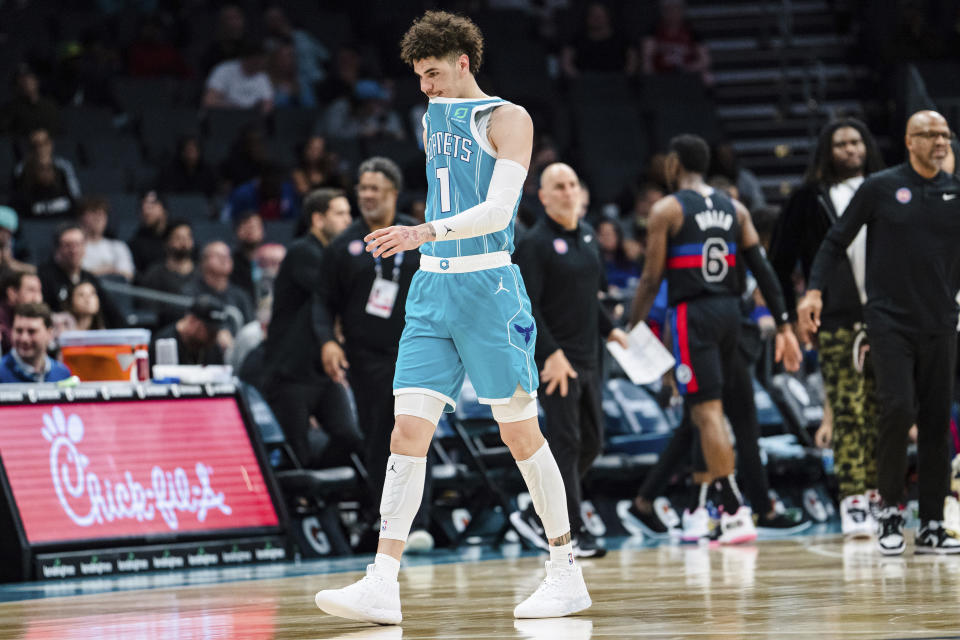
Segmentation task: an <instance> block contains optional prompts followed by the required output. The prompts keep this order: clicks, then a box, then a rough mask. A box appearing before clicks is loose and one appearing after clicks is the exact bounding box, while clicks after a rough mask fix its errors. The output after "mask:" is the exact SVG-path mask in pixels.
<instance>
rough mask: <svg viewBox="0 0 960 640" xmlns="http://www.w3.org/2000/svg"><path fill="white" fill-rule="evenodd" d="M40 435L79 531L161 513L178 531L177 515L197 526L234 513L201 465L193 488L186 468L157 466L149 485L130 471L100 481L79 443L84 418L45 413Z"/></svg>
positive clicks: (62, 502)
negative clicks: (192, 518)
mask: <svg viewBox="0 0 960 640" xmlns="http://www.w3.org/2000/svg"><path fill="white" fill-rule="evenodd" d="M43 425H44V426H43V428H42V429H41V433H42V434H43V437H44V438H46V440H47V441H48V442H49V443H50V475H51V477H52V479H53V487H54V490H55V491H56V494H57V498H58V499H59V500H60V505H61V506H62V507H63V510H64V511H65V512H66V514H67V515H68V516H69V517H70V519H71V520H73V522H75V523H76V524H77V525H79V526H81V527H89V526H92V525H94V524H102V523H104V522H113V521H114V520H122V519H134V520H137V521H139V522H143V521H144V520H153V519H154V517H155V516H156V514H157V513H159V514H160V517H161V518H163V521H164V522H165V523H166V524H167V526H168V527H169V528H170V529H171V530H176V529H177V528H178V527H179V519H178V513H193V514H196V518H197V520H198V521H199V522H203V521H204V520H206V518H207V513H208V512H210V511H211V510H213V509H218V510H219V511H220V512H221V513H223V514H224V515H230V514H231V512H232V511H231V509H230V506H229V505H228V504H226V502H225V501H224V496H223V493H218V492H216V491H214V490H213V487H211V486H210V476H211V475H212V474H213V468H212V467H210V466H207V465H206V464H204V463H203V462H200V461H198V462H197V463H196V466H195V468H194V472H195V473H196V477H197V483H196V484H191V482H190V478H189V476H188V475H187V472H186V471H185V470H184V469H183V468H182V467H177V468H175V469H173V470H172V471H170V470H164V469H162V468H160V467H159V466H154V467H153V469H152V470H151V473H150V486H148V487H145V486H144V485H143V484H141V483H140V482H139V481H138V480H136V479H135V478H134V477H133V474H132V473H130V472H129V471H125V472H124V473H123V479H122V480H120V481H116V480H114V481H111V480H109V479H105V480H102V481H101V479H100V478H99V477H98V476H97V474H96V473H94V472H93V471H92V470H91V469H89V466H90V459H89V458H88V457H87V456H86V455H84V454H83V453H81V452H80V450H79V449H78V448H77V445H79V444H80V443H81V441H82V440H83V431H84V426H83V420H81V419H80V416H78V415H76V414H71V415H70V416H69V417H68V416H65V415H64V413H63V411H62V410H61V409H60V407H53V410H52V411H51V412H50V413H44V414H43Z"/></svg>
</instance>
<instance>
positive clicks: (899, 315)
mask: <svg viewBox="0 0 960 640" xmlns="http://www.w3.org/2000/svg"><path fill="white" fill-rule="evenodd" d="M952 137H953V134H952V133H951V131H950V128H949V127H948V126H947V121H946V120H945V119H944V118H943V116H941V115H940V114H939V113H937V112H935V111H919V112H917V113H915V114H913V116H911V117H910V120H909V121H908V122H907V133H906V137H905V143H906V148H907V152H908V154H909V160H908V161H907V162H905V163H903V164H900V165H897V166H896V167H892V168H890V169H887V170H885V171H880V172H878V173H876V174H873V175H871V176H870V177H868V178H867V179H866V180H865V181H864V183H863V185H862V186H861V187H860V189H859V190H858V191H857V193H856V195H854V197H853V199H852V200H851V201H850V204H849V205H848V207H847V209H846V211H845V212H844V214H843V217H842V218H840V220H839V221H838V222H837V223H836V224H835V225H834V226H833V227H832V228H831V229H830V231H829V233H828V234H827V236H826V238H825V239H824V242H823V244H822V245H821V247H820V250H819V251H818V252H817V256H816V258H815V259H814V262H813V266H812V268H811V273H810V281H809V289H808V291H807V294H806V295H805V296H804V298H803V299H802V300H801V301H800V304H799V305H798V307H797V316H798V329H799V331H800V334H801V338H802V339H804V340H809V338H810V336H811V334H812V333H814V332H816V331H817V329H818V328H819V327H820V313H821V310H822V308H823V302H822V299H821V292H822V290H823V288H824V285H825V284H826V281H827V280H828V278H829V277H830V274H832V273H834V271H835V268H836V265H837V263H838V262H839V261H840V260H842V259H843V257H844V256H845V253H846V249H847V246H848V245H849V244H850V243H851V242H852V241H853V240H854V238H855V237H856V235H857V233H858V232H859V230H860V228H861V227H863V226H864V225H868V227H867V258H866V289H867V303H866V306H865V308H864V319H865V320H866V324H867V335H868V337H869V339H870V353H871V357H872V358H873V367H874V372H875V374H876V379H877V400H878V402H879V405H880V418H879V424H878V442H877V463H878V464H877V467H878V469H877V470H878V476H879V484H880V496H881V498H882V506H881V510H880V515H879V523H878V528H877V546H878V548H879V550H880V552H881V553H883V554H885V555H898V554H901V553H903V551H904V549H905V547H906V544H905V540H904V536H903V515H902V513H901V507H900V505H901V504H902V503H903V501H904V477H905V475H906V468H907V457H906V448H907V433H908V431H909V430H910V427H911V425H913V424H914V423H916V424H917V427H918V432H919V437H918V442H917V468H918V472H919V483H920V486H919V489H920V529H919V531H918V532H917V535H916V538H915V547H916V549H915V550H916V553H935V554H947V553H960V538H958V537H957V534H955V533H953V532H952V531H949V530H947V529H946V528H945V527H944V526H943V501H944V498H945V497H946V495H947V492H948V490H949V471H950V462H949V455H950V449H949V445H948V440H947V438H948V428H949V424H950V402H951V399H952V397H953V378H954V371H955V363H956V351H957V349H956V347H957V333H956V327H957V302H956V300H955V298H954V296H955V295H956V293H957V290H958V289H960V251H957V246H958V245H960V179H958V178H957V177H956V176H954V175H952V174H949V173H946V172H944V171H943V170H942V169H943V165H944V162H945V161H946V159H947V156H948V151H949V147H950V141H951V139H952Z"/></svg>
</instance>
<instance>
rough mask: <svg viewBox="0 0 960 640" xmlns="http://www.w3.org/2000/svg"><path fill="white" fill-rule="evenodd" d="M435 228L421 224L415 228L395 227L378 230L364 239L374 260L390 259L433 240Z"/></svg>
mask: <svg viewBox="0 0 960 640" xmlns="http://www.w3.org/2000/svg"><path fill="white" fill-rule="evenodd" d="M433 238H434V233H433V227H431V226H430V225H429V224H419V225H417V226H415V227H405V226H393V227H386V228H384V229H377V230H376V231H373V232H371V233H368V234H367V235H366V237H365V238H364V239H363V241H364V242H366V243H367V253H372V254H373V257H374V258H389V257H390V256H392V255H396V254H398V253H400V252H401V251H411V250H413V249H416V248H417V247H419V246H420V245H422V244H423V243H424V242H428V241H430V240H433Z"/></svg>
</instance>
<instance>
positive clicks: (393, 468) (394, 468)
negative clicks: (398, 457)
mask: <svg viewBox="0 0 960 640" xmlns="http://www.w3.org/2000/svg"><path fill="white" fill-rule="evenodd" d="M387 471H393V472H394V473H396V472H397V463H396V461H394V462H391V463H390V468H389V469H387Z"/></svg>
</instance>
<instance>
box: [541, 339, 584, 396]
mask: <svg viewBox="0 0 960 640" xmlns="http://www.w3.org/2000/svg"><path fill="white" fill-rule="evenodd" d="M576 377H577V372H576V370H574V368H573V366H572V365H571V364H570V361H569V360H567V356H565V355H563V350H562V349H557V350H556V351H554V352H553V353H552V354H550V356H549V357H548V358H547V359H546V361H545V362H544V363H543V370H542V371H541V372H540V381H541V382H543V383H544V384H546V385H547V395H548V396H550V395H553V392H554V391H556V390H557V387H560V395H561V396H563V397H564V398H566V397H567V391H568V385H569V379H570V378H576Z"/></svg>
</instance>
